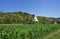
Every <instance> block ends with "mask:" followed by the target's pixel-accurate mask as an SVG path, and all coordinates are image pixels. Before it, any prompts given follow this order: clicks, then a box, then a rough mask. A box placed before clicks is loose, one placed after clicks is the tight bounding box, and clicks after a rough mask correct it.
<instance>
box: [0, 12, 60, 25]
mask: <svg viewBox="0 0 60 39" xmlns="http://www.w3.org/2000/svg"><path fill="white" fill-rule="evenodd" d="M37 18H38V20H39V21H38V23H41V24H54V22H57V23H58V24H60V18H50V17H43V16H37ZM32 20H33V18H32V15H31V14H28V13H26V12H0V24H20V23H24V24H25V23H28V24H30V23H34V22H33V21H32Z"/></svg>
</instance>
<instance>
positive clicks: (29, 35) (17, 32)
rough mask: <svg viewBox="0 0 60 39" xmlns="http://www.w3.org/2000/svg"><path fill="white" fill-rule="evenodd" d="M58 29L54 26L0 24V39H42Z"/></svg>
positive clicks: (59, 26) (57, 26) (59, 27)
mask: <svg viewBox="0 0 60 39" xmlns="http://www.w3.org/2000/svg"><path fill="white" fill-rule="evenodd" d="M58 29H60V25H54V24H0V39H42V38H43V37H45V36H46V35H48V34H50V33H52V32H54V31H56V30H58Z"/></svg>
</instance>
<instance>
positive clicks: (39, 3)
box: [0, 0, 60, 17]
mask: <svg viewBox="0 0 60 39" xmlns="http://www.w3.org/2000/svg"><path fill="white" fill-rule="evenodd" d="M16 11H22V12H27V13H29V14H35V15H36V16H47V17H60V0H0V12H16Z"/></svg>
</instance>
